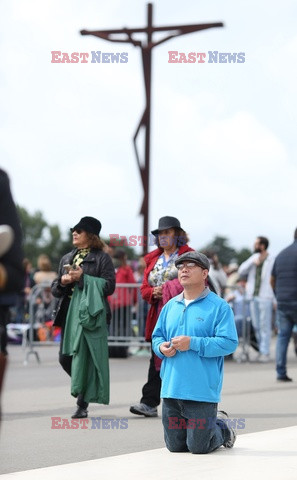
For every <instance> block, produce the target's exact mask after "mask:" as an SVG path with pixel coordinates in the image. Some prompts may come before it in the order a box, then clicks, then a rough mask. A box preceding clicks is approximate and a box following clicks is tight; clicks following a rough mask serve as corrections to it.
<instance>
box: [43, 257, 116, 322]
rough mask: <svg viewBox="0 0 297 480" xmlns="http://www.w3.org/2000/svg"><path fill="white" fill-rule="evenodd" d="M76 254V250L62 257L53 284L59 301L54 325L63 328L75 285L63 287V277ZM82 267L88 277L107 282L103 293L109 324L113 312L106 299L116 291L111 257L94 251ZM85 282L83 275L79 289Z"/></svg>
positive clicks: (53, 291) (53, 292)
mask: <svg viewBox="0 0 297 480" xmlns="http://www.w3.org/2000/svg"><path fill="white" fill-rule="evenodd" d="M76 253H77V249H74V250H72V251H71V252H69V253H66V255H64V257H62V259H61V261H60V265H59V271H58V277H57V278H56V279H55V280H54V281H53V283H52V294H53V295H54V297H56V298H58V299H59V301H58V303H57V307H56V309H55V312H54V325H60V326H61V325H62V326H63V324H64V322H65V319H66V315H67V310H68V307H69V303H70V298H69V297H70V296H71V293H72V289H73V287H74V284H70V285H66V286H65V287H64V286H62V285H61V277H62V275H64V274H65V273H66V272H65V269H64V265H66V264H70V265H71V264H72V262H73V258H74V257H75V255H76ZM80 267H81V268H82V269H83V272H84V273H85V274H86V275H90V276H92V277H99V278H103V279H104V280H106V285H105V287H104V290H103V292H104V297H105V304H106V315H107V317H106V321H107V323H108V324H109V323H110V319H111V312H110V307H109V304H108V302H107V298H106V297H107V296H108V295H112V294H113V292H114V289H115V271H114V266H113V263H112V260H111V258H110V256H109V255H108V254H107V253H105V252H103V251H102V250H98V249H92V250H91V251H90V253H88V254H87V255H86V256H85V258H84V260H83V262H82V263H81V264H80ZM83 282H84V276H83V275H82V276H81V277H80V280H79V282H78V288H80V289H83V287H84V283H83Z"/></svg>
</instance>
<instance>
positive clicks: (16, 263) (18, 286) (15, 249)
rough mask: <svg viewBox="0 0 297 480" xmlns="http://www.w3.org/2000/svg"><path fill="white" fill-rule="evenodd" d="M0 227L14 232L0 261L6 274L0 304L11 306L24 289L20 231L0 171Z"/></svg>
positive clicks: (4, 178)
mask: <svg viewBox="0 0 297 480" xmlns="http://www.w3.org/2000/svg"><path fill="white" fill-rule="evenodd" d="M0 225H9V226H10V227H11V228H12V229H13V232H14V241H13V244H12V246H11V247H10V249H9V250H8V252H6V253H5V254H4V255H3V257H2V258H1V259H0V262H1V264H2V265H3V266H4V268H5V270H6V274H7V282H6V285H5V288H4V289H3V290H1V292H0V304H1V305H12V304H13V303H14V300H15V298H14V295H15V294H16V293H20V292H21V290H22V289H23V288H24V282H25V272H24V268H23V250H22V231H21V225H20V220H19V217H18V214H17V210H16V207H15V204H14V201H13V199H12V195H11V191H10V185H9V178H8V176H7V174H6V172H4V171H3V170H1V169H0Z"/></svg>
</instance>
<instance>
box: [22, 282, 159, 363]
mask: <svg viewBox="0 0 297 480" xmlns="http://www.w3.org/2000/svg"><path fill="white" fill-rule="evenodd" d="M49 287H50V284H49V283H46V282H45V283H41V284H39V285H35V286H34V287H33V288H32V291H31V294H30V298H29V330H28V335H27V345H26V347H27V348H28V351H27V353H26V358H25V361H24V364H25V365H26V364H27V363H28V359H29V356H30V355H35V357H36V360H37V362H40V358H39V354H38V351H37V350H36V349H35V347H38V346H44V345H58V342H56V341H53V340H52V339H51V338H50V339H47V340H43V341H37V340H36V335H37V334H36V331H37V329H38V328H40V327H41V326H42V321H40V318H39V319H38V318H37V317H38V315H37V307H36V300H37V298H38V297H40V295H41V294H42V292H43V291H44V290H45V289H48V288H49ZM135 290H136V292H137V293H136V294H135ZM121 297H123V298H130V299H131V302H130V304H129V305H121ZM135 297H136V302H134V299H135ZM108 298H109V300H110V305H111V306H112V305H113V304H116V305H118V307H117V308H114V309H112V320H111V324H110V326H109V336H108V345H109V347H110V352H112V351H115V349H116V348H117V349H118V351H119V350H123V349H126V352H127V351H128V349H129V348H130V347H138V348H141V347H148V346H150V343H149V342H146V341H145V337H144V330H145V321H146V315H147V311H148V308H149V306H148V304H147V302H145V301H144V300H143V299H142V297H141V294H140V284H136V283H135V284H134V283H118V284H117V285H116V290H115V292H114V294H113V295H111V296H110V297H108ZM124 303H127V302H124ZM111 356H112V355H111ZM115 356H127V355H125V354H120V353H119V352H118V354H117V355H115Z"/></svg>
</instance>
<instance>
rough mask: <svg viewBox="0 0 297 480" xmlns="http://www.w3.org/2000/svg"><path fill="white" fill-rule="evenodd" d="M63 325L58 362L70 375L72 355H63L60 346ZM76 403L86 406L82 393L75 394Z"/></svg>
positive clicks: (62, 332)
mask: <svg viewBox="0 0 297 480" xmlns="http://www.w3.org/2000/svg"><path fill="white" fill-rule="evenodd" d="M64 326H65V325H63V326H62V328H61V343H60V350H59V363H60V365H61V367H62V368H63V370H65V372H66V373H68V375H69V377H71V365H72V355H65V354H64V353H62V347H63V337H64ZM76 403H77V405H78V406H79V407H82V408H84V409H86V408H88V405H89V404H88V403H87V402H85V401H84V397H83V394H81V393H80V394H79V395H78V396H77V401H76Z"/></svg>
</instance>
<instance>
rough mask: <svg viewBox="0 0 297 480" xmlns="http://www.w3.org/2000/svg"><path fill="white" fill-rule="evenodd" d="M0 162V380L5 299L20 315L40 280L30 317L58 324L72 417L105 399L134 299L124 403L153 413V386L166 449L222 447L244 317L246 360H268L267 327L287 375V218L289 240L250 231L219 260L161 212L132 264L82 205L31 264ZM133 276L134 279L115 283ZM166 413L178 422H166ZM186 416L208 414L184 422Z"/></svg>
mask: <svg viewBox="0 0 297 480" xmlns="http://www.w3.org/2000/svg"><path fill="white" fill-rule="evenodd" d="M0 173H1V177H0V180H1V182H3V187H5V188H6V200H7V202H8V203H7V204H6V206H7V208H8V209H9V211H10V215H11V217H9V216H8V215H7V213H6V214H3V212H1V214H2V216H1V218H0V222H1V223H0V225H1V226H2V227H3V228H2V230H1V229H0V252H1V258H0V314H1V315H0V321H1V323H0V327H1V330H0V340H1V353H0V360H1V362H0V366H1V371H0V374H1V375H0V388H1V382H2V377H3V371H4V366H5V360H6V356H7V351H6V345H7V332H6V325H7V323H8V321H9V311H10V309H11V306H13V305H14V306H15V311H16V312H17V314H16V317H17V318H18V315H19V316H20V317H21V318H26V315H27V314H28V303H30V301H31V298H32V289H34V288H35V287H36V286H38V285H41V286H42V289H41V291H40V293H39V294H38V295H35V297H34V316H36V318H39V321H40V322H41V323H42V322H44V323H46V319H48V321H49V318H50V321H51V322H53V326H54V327H55V328H59V329H60V332H61V341H60V350H59V361H60V364H61V366H62V368H63V369H64V370H65V372H66V373H67V374H68V375H69V377H70V379H71V395H72V396H73V397H75V398H76V399H77V403H76V410H75V412H74V413H73V415H72V418H75V419H76V418H86V417H87V416H88V406H89V403H99V404H100V403H101V404H108V403H109V354H110V351H109V349H108V336H109V335H110V334H112V335H114V336H116V335H117V334H118V333H120V334H121V335H122V336H123V335H129V334H130V329H131V317H132V315H131V312H132V309H133V307H134V306H135V305H137V304H138V303H140V302H142V303H141V304H142V306H143V311H145V312H147V313H146V315H145V317H146V318H144V320H145V321H144V326H145V331H144V332H139V334H140V336H141V335H142V334H144V336H145V339H146V340H147V341H149V342H150V343H151V346H152V349H151V358H150V363H149V370H148V378H147V381H146V383H145V384H144V386H143V388H142V396H141V398H140V401H139V403H135V404H133V405H131V407H130V412H131V413H133V414H136V415H143V416H144V417H155V416H157V415H158V406H159V404H160V401H161V398H162V400H163V402H162V422H163V427H164V438H165V443H166V446H167V448H168V449H169V450H170V451H174V452H176V451H190V452H192V453H208V452H211V451H213V450H216V449H217V448H219V447H220V446H222V445H223V446H225V447H226V448H231V447H233V445H234V442H235V439H236V434H235V431H234V429H233V428H231V427H230V426H228V423H226V420H227V419H228V415H227V413H226V412H223V411H218V403H219V401H220V394H221V389H222V382H223V363H224V358H232V355H233V353H234V352H235V351H236V349H237V346H238V338H239V339H240V338H241V337H242V332H243V328H244V325H245V322H247V321H248V319H250V323H251V327H252V329H251V331H252V332H253V333H254V335H255V339H254V340H255V342H254V347H255V349H256V350H257V351H258V357H257V361H258V362H260V363H266V362H268V361H269V360H270V358H271V357H270V355H271V351H270V350H271V335H272V332H273V331H275V332H276V333H277V343H276V372H277V380H278V381H281V382H291V381H292V379H291V378H290V377H289V376H288V375H287V368H286V363H287V350H288V344H289V341H290V338H291V336H292V335H294V329H296V325H297V281H296V280H297V229H296V230H295V233H294V242H293V243H292V244H291V245H290V246H288V247H287V248H286V249H284V250H283V251H282V252H280V253H279V255H277V257H276V258H273V257H272V256H271V255H270V253H269V250H268V247H269V240H268V239H267V238H266V237H263V236H258V237H257V238H256V240H255V243H254V252H253V254H252V255H251V256H250V257H249V258H248V259H247V260H245V261H244V262H243V263H242V264H241V265H240V266H238V265H237V264H235V262H231V263H230V264H229V265H228V266H224V267H223V266H222V265H221V264H220V260H219V258H218V255H217V253H216V252H210V251H205V252H198V251H195V250H194V249H193V248H191V247H190V246H189V245H188V241H189V239H188V235H187V233H186V230H185V229H184V227H182V226H181V223H180V221H179V220H178V219H177V218H175V217H172V216H165V217H161V218H160V219H159V222H158V227H157V228H156V229H155V230H153V231H152V232H151V233H152V235H154V237H155V243H156V249H155V250H153V251H152V252H150V253H148V254H147V255H146V256H145V257H141V258H140V260H139V263H138V264H137V265H136V266H135V264H134V271H133V270H132V268H131V265H129V262H128V260H127V253H126V251H125V250H123V249H121V248H112V247H111V246H108V245H106V244H105V243H104V242H103V241H102V240H101V238H100V231H101V222H100V221H99V220H98V219H96V218H94V217H88V216H87V217H83V218H81V220H80V221H79V222H78V223H77V224H76V225H75V226H74V227H72V228H71V232H72V243H73V249H72V250H71V251H70V252H69V253H67V254H66V255H64V256H63V257H62V259H61V261H60V264H59V268H58V272H55V271H54V270H53V269H52V267H51V262H50V259H49V258H48V257H47V256H46V255H44V254H43V255H41V256H40V257H39V258H38V268H37V270H36V271H35V272H33V271H32V266H31V264H30V261H29V260H27V259H25V260H23V263H22V251H21V246H20V242H21V231H20V225H19V222H18V219H17V214H16V209H15V206H14V204H13V201H12V198H11V194H10V191H9V182H8V178H7V176H6V175H5V173H4V172H2V171H0ZM3 191H4V190H3ZM6 200H5V201H6ZM3 202H4V200H3ZM12 253H13V255H12ZM135 267H136V268H135ZM136 282H137V283H139V284H140V289H139V290H137V289H136V288H135V289H132V290H131V289H129V288H128V287H127V286H126V285H127V284H130V285H131V284H132V285H133V284H136ZM119 284H126V285H124V286H123V288H120V287H119ZM123 315H124V316H123ZM112 316H114V317H115V318H119V319H120V320H121V322H120V328H121V329H122V330H121V331H120V332H115V331H112V329H115V323H114V322H112ZM273 318H275V321H273ZM110 325H111V326H110ZM250 340H251V338H250V339H249V341H250ZM196 377H197V378H196ZM172 418H178V419H179V420H182V421H183V422H184V424H185V425H186V427H185V428H184V429H183V428H181V429H179V431H176V429H174V428H172ZM191 418H196V419H197V418H198V419H204V420H205V422H206V421H207V422H208V423H207V425H206V424H205V425H204V428H199V427H198V428H188V427H187V425H188V422H189V419H191Z"/></svg>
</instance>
